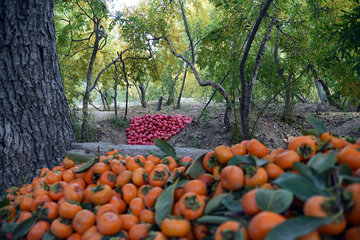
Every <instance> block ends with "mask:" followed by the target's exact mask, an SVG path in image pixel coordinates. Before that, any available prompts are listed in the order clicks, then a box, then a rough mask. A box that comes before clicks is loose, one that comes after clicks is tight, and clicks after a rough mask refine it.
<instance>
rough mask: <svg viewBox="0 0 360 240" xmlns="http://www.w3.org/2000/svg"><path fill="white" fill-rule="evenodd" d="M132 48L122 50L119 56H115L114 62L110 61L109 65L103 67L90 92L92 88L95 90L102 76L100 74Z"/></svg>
mask: <svg viewBox="0 0 360 240" xmlns="http://www.w3.org/2000/svg"><path fill="white" fill-rule="evenodd" d="M129 49H130V48H127V49H125V50H124V51H122V52H121V53H120V54H118V56H117V58H115V59H114V60H113V61H112V62H110V63H109V64H108V65H106V66H105V67H104V68H103V69H101V71H100V72H99V74H98V75H97V77H96V79H95V81H94V84H93V85H92V87H91V88H90V92H91V91H92V90H94V88H95V87H96V84H97V82H98V80H99V78H100V76H101V75H102V74H103V73H104V72H105V71H106V69H108V68H109V67H111V65H113V64H115V63H116V62H117V61H118V60H119V59H120V58H121V56H122V55H123V54H124V53H125V52H126V51H128V50H129Z"/></svg>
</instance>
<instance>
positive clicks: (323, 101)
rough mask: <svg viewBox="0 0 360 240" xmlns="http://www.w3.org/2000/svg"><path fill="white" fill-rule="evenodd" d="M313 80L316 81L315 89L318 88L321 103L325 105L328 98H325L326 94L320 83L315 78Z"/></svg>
mask: <svg viewBox="0 0 360 240" xmlns="http://www.w3.org/2000/svg"><path fill="white" fill-rule="evenodd" d="M313 80H314V83H315V87H316V90H317V93H318V95H319V98H320V102H321V103H325V102H326V97H325V96H324V94H323V91H324V90H323V89H322V87H321V85H320V83H319V81H318V80H317V79H316V78H315V77H314V78H313Z"/></svg>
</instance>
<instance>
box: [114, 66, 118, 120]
mask: <svg viewBox="0 0 360 240" xmlns="http://www.w3.org/2000/svg"><path fill="white" fill-rule="evenodd" d="M114 66H115V77H114V81H115V83H114V97H113V98H114V110H115V116H116V117H118V112H117V94H118V92H117V87H118V78H119V75H118V70H117V66H116V63H114Z"/></svg>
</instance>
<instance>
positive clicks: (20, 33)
mask: <svg viewBox="0 0 360 240" xmlns="http://www.w3.org/2000/svg"><path fill="white" fill-rule="evenodd" d="M0 46H1V47H0V66H1V67H0V108H1V114H0V158H1V167H0V175H1V178H0V188H1V189H4V188H7V187H9V186H10V185H19V184H21V183H23V181H24V178H26V177H28V178H33V177H34V176H35V174H36V170H37V169H40V168H42V167H52V166H54V165H59V164H60V160H61V159H62V158H63V157H64V155H65V151H66V150H68V149H69V148H70V147H71V143H72V142H73V141H74V133H73V129H72V124H71V119H70V114H69V108H68V105H67V103H66V98H65V93H64V87H63V83H62V80H61V75H60V68H59V62H58V56H57V49H56V39H55V27H54V18H53V3H52V1H37V2H34V1H15V0H8V1H1V3H0Z"/></svg>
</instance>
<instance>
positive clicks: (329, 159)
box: [307, 151, 337, 174]
mask: <svg viewBox="0 0 360 240" xmlns="http://www.w3.org/2000/svg"><path fill="white" fill-rule="evenodd" d="M336 160H337V159H336V153H335V152H333V151H332V152H331V153H329V154H323V153H318V154H316V155H315V156H313V157H312V158H311V159H310V161H309V162H308V164H307V165H308V166H309V167H311V168H313V169H315V170H316V171H317V172H319V173H320V174H322V173H325V172H327V171H329V170H330V169H331V168H332V167H333V166H334V165H335V163H336Z"/></svg>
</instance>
